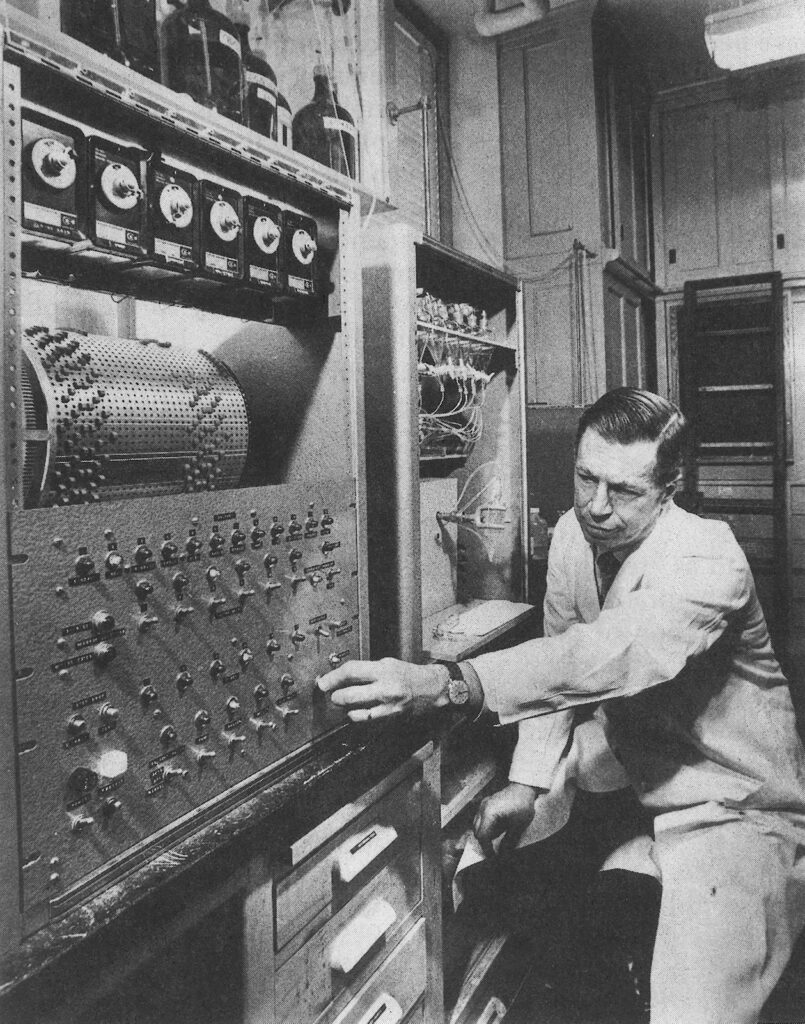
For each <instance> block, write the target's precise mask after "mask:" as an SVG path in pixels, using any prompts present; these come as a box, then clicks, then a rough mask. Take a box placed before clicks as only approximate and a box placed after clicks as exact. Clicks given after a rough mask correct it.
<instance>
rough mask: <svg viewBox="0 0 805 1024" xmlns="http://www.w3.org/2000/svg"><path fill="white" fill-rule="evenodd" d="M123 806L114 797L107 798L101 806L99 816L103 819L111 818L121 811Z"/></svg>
mask: <svg viewBox="0 0 805 1024" xmlns="http://www.w3.org/2000/svg"><path fill="white" fill-rule="evenodd" d="M122 806H123V804H122V803H121V801H120V800H118V798H117V797H116V796H110V797H107V798H106V800H104V802H103V803H102V804H101V814H102V815H103V816H104V818H111V817H113V816H114V815H115V814H117V812H118V811H119V810H120V809H121V807H122Z"/></svg>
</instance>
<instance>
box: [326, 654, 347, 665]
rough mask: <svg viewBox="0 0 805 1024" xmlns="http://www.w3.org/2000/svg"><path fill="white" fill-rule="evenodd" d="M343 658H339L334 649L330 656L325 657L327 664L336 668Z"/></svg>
mask: <svg viewBox="0 0 805 1024" xmlns="http://www.w3.org/2000/svg"><path fill="white" fill-rule="evenodd" d="M343 660H344V659H343V658H341V657H339V655H337V654H336V653H335V651H333V653H332V654H331V655H330V657H329V658H328V659H327V661H328V662H329V664H330V666H331V667H332V668H338V666H339V665H340V664H341V662H342V661H343Z"/></svg>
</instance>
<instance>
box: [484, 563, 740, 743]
mask: <svg viewBox="0 0 805 1024" xmlns="http://www.w3.org/2000/svg"><path fill="white" fill-rule="evenodd" d="M750 586H751V577H750V574H749V572H748V570H747V567H746V560H745V558H744V557H743V555H742V553H741V552H740V549H739V548H738V547H737V545H735V544H734V543H733V544H732V545H726V544H725V545H718V544H715V545H714V549H713V550H712V552H706V551H702V550H699V551H696V552H695V553H693V554H686V553H685V552H684V550H683V551H681V552H677V551H675V550H674V548H673V547H670V548H669V549H668V550H666V551H665V552H664V553H663V554H662V555H661V556H659V558H658V560H657V561H655V562H654V563H653V564H652V565H651V566H649V567H648V569H647V570H646V572H645V574H644V576H643V578H642V580H641V582H640V585H639V586H637V587H636V588H635V589H634V590H632V591H631V592H629V593H626V594H624V595H623V596H622V597H621V600H620V603H619V604H617V605H616V606H614V607H612V608H610V609H605V610H604V611H602V612H601V615H600V616H599V617H598V619H596V620H595V621H594V622H588V623H583V622H574V623H572V624H571V625H570V626H568V628H567V629H566V630H565V631H564V632H563V633H561V634H560V635H558V636H549V637H544V638H541V639H537V640H529V641H526V642H525V643H523V644H520V645H519V646H517V647H513V648H510V649H509V650H505V651H499V652H495V653H492V654H484V655H480V656H479V657H477V658H473V659H472V664H473V667H474V668H475V671H476V672H477V674H478V677H479V679H480V681H481V685H482V687H483V690H484V695H485V699H486V703H487V706H488V707H489V708H490V709H491V710H492V711H496V712H497V713H498V716H499V718H500V721H501V722H503V723H506V722H513V721H518V720H520V719H522V718H526V717H528V716H531V715H544V714H548V713H550V712H555V711H562V710H566V709H568V708H573V707H575V706H578V705H582V704H591V703H598V702H599V701H605V700H610V699H612V698H616V697H628V696H630V695H633V694H635V693H638V692H640V691H642V690H646V689H648V688H650V687H652V686H657V685H659V684H660V683H664V682H667V681H668V680H670V679H674V678H675V677H676V676H677V675H678V674H679V673H680V672H681V670H682V669H683V668H684V667H685V665H686V663H687V662H688V660H689V659H691V658H695V657H696V656H697V655H700V654H702V653H703V652H705V651H706V650H708V649H709V648H710V647H711V646H712V645H713V644H714V643H715V641H716V640H717V639H718V638H719V637H720V636H721V634H722V633H723V632H724V630H725V628H726V625H727V620H728V617H729V615H730V614H731V613H732V612H735V611H737V610H738V609H739V608H741V607H742V606H743V605H744V604H745V603H746V600H747V598H748V593H749V587H750Z"/></svg>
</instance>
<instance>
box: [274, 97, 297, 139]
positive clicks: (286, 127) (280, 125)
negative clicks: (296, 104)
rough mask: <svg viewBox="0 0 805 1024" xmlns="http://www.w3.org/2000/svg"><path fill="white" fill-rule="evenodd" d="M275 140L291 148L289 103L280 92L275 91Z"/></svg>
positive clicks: (291, 120)
mask: <svg viewBox="0 0 805 1024" xmlns="http://www.w3.org/2000/svg"><path fill="white" fill-rule="evenodd" d="M277 142H278V143H279V144H280V145H281V146H285V148H286V149H293V118H292V117H291V105H290V103H289V102H288V101H287V100H286V99H285V97H284V96H283V95H282V93H281V92H278V93H277Z"/></svg>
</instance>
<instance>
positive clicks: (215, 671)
mask: <svg viewBox="0 0 805 1024" xmlns="http://www.w3.org/2000/svg"><path fill="white" fill-rule="evenodd" d="M223 674H224V663H223V662H222V661H221V659H220V658H214V659H213V661H211V662H210V675H211V676H212V678H213V679H217V678H218V676H222V675H223Z"/></svg>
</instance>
